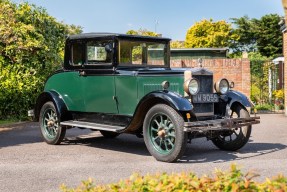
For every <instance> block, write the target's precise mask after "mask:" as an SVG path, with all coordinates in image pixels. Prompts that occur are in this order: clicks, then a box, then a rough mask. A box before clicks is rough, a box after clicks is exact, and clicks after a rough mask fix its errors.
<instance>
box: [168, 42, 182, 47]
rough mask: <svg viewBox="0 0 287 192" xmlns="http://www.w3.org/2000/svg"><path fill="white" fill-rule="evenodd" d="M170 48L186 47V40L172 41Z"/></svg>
mask: <svg viewBox="0 0 287 192" xmlns="http://www.w3.org/2000/svg"><path fill="white" fill-rule="evenodd" d="M170 48H185V46H184V42H181V41H171V42H170Z"/></svg>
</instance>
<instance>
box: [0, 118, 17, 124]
mask: <svg viewBox="0 0 287 192" xmlns="http://www.w3.org/2000/svg"><path fill="white" fill-rule="evenodd" d="M17 122H19V121H17V120H15V119H5V120H0V125H6V124H11V123H17Z"/></svg>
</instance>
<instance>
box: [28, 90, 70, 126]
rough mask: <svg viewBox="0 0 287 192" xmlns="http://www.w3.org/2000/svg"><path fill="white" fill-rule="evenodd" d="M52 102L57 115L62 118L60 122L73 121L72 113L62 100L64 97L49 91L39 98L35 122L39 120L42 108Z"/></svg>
mask: <svg viewBox="0 0 287 192" xmlns="http://www.w3.org/2000/svg"><path fill="white" fill-rule="evenodd" d="M49 101H52V102H53V103H54V105H55V107H56V110H57V114H58V116H59V117H60V121H65V120H70V119H72V115H71V113H70V112H69V111H68V109H67V106H66V104H65V102H64V101H63V99H62V96H61V95H60V94H58V93H57V92H55V91H47V92H43V93H41V94H40V95H39V97H38V98H37V102H36V105H35V109H34V111H35V120H36V121H38V120H39V116H40V111H41V108H42V106H43V105H44V104H45V103H46V102H49Z"/></svg>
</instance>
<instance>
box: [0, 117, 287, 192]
mask: <svg viewBox="0 0 287 192" xmlns="http://www.w3.org/2000/svg"><path fill="white" fill-rule="evenodd" d="M260 116H261V124H259V125H255V126H254V127H253V130H252V135H251V138H250V141H249V143H248V144H246V145H245V146H244V147H243V148H242V149H240V150H238V151H236V152H226V151H221V150H219V149H217V148H216V147H215V146H214V145H213V144H212V142H211V141H206V139H195V140H192V143H191V144H188V147H187V150H186V152H185V154H184V156H183V158H182V159H181V160H180V161H179V162H177V163H172V164H170V163H163V162H158V161H156V160H155V159H154V158H153V157H152V156H151V155H150V154H149V153H148V151H147V149H146V147H145V144H144V141H143V139H139V138H137V137H136V136H134V135H126V134H123V135H120V136H119V137H117V138H115V139H106V138H104V137H102V136H101V135H100V133H99V132H92V131H90V130H80V129H70V130H67V135H66V136H67V138H66V140H65V141H64V142H63V143H62V144H61V145H57V146H53V145H48V144H46V143H44V142H43V139H42V138H41V135H40V130H39V126H38V123H34V122H30V123H23V124H17V125H16V126H9V127H2V128H1V127H0V191H1V192H6V191H7V192H11V191H24V192H25V191H47V192H48V191H49V192H50V191H60V189H59V186H60V185H61V184H62V183H65V184H66V185H68V186H69V187H75V186H78V185H79V184H80V183H81V181H82V180H87V179H88V178H93V179H94V180H95V181H96V183H97V184H106V183H111V182H118V181H119V180H120V179H126V178H129V176H130V175H132V174H133V173H135V172H137V173H140V174H143V175H145V174H147V173H159V172H168V173H172V172H183V171H184V172H194V173H196V174H197V175H198V176H201V175H203V174H208V175H212V174H213V173H214V171H215V168H218V169H222V170H228V169H229V167H230V165H231V164H232V163H236V164H237V165H238V166H239V167H241V168H242V169H243V171H248V170H251V171H256V172H257V173H259V174H260V176H259V177H257V178H256V180H258V181H264V180H265V178H266V177H272V176H275V175H277V174H279V173H282V174H284V175H285V176H287V148H286V147H287V117H286V116H284V115H283V114H262V115H260Z"/></svg>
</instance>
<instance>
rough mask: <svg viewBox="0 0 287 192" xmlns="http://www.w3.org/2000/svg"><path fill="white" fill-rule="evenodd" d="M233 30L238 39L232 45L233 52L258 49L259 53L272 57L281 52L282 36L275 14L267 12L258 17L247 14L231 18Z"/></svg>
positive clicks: (279, 18)
mask: <svg viewBox="0 0 287 192" xmlns="http://www.w3.org/2000/svg"><path fill="white" fill-rule="evenodd" d="M232 20H233V24H234V25H235V30H234V32H235V33H236V34H237V35H238V36H239V39H238V40H237V41H235V42H234V43H233V45H232V48H233V50H234V52H242V51H247V52H250V51H259V52H260V54H261V55H263V56H266V57H271V58H274V57H276V56H278V55H281V54H282V46H283V38H282V32H281V30H280V26H279V24H278V23H279V21H280V20H281V17H280V16H279V15H277V14H269V15H265V16H263V17H261V18H260V19H254V18H253V19H250V18H248V17H247V16H244V17H240V18H233V19H232Z"/></svg>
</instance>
